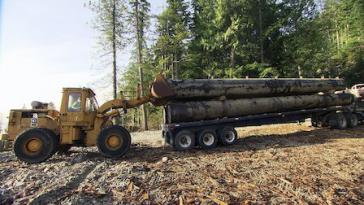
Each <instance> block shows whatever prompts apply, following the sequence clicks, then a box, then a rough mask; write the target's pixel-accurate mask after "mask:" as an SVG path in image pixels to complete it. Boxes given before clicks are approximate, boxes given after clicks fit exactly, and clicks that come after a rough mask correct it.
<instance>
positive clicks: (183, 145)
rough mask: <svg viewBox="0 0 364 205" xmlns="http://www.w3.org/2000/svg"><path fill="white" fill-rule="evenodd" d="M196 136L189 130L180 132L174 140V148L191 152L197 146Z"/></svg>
mask: <svg viewBox="0 0 364 205" xmlns="http://www.w3.org/2000/svg"><path fill="white" fill-rule="evenodd" d="M195 141H196V139H195V135H194V134H193V132H191V131H189V130H182V131H179V132H178V133H177V134H176V136H175V137H174V140H173V146H174V148H175V149H176V150H179V151H183V150H189V149H191V148H192V147H194V146H195V144H196V142H195Z"/></svg>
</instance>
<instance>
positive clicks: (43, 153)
mask: <svg viewBox="0 0 364 205" xmlns="http://www.w3.org/2000/svg"><path fill="white" fill-rule="evenodd" d="M57 143H58V142H57V137H56V135H55V134H54V133H53V132H52V131H50V130H46V129H40V128H33V129H30V130H27V131H25V132H23V133H22V134H20V135H19V136H18V137H17V138H16V139H15V142H14V147H13V149H14V153H15V155H16V156H17V158H18V159H20V160H22V161H24V162H27V163H40V162H43V161H45V160H47V159H48V158H50V157H51V156H52V155H53V154H54V152H55V150H56V147H57Z"/></svg>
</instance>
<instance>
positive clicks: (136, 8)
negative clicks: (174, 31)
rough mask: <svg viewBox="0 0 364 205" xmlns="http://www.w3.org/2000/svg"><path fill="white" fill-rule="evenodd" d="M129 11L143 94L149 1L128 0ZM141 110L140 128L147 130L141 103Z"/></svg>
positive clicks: (145, 113)
mask: <svg viewBox="0 0 364 205" xmlns="http://www.w3.org/2000/svg"><path fill="white" fill-rule="evenodd" d="M129 4H130V6H131V11H130V15H129V19H128V22H129V24H130V25H131V26H132V28H131V31H132V36H133V37H132V39H134V42H135V48H136V49H135V50H136V52H137V58H136V59H137V66H138V70H139V84H140V91H141V92H140V95H141V96H144V93H145V91H144V84H145V81H144V72H143V64H144V60H143V51H144V49H145V44H146V40H145V32H146V30H147V29H148V27H149V19H150V16H149V12H150V3H149V2H148V1H147V0H130V1H129ZM141 112H142V116H143V118H142V128H143V129H144V130H148V119H147V110H146V107H145V105H141Z"/></svg>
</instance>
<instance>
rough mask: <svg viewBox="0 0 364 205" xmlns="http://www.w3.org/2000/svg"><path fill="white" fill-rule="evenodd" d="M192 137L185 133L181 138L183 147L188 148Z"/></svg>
mask: <svg viewBox="0 0 364 205" xmlns="http://www.w3.org/2000/svg"><path fill="white" fill-rule="evenodd" d="M191 142H192V140H191V137H190V136H188V135H183V136H182V137H181V140H180V145H181V147H184V148H187V147H190V146H191Z"/></svg>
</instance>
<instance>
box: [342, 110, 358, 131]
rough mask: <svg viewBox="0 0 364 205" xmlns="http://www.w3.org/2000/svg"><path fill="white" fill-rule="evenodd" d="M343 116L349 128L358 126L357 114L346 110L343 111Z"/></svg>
mask: <svg viewBox="0 0 364 205" xmlns="http://www.w3.org/2000/svg"><path fill="white" fill-rule="evenodd" d="M344 116H345V118H346V121H347V122H348V127H349V128H353V127H356V126H358V124H359V122H358V116H356V114H353V113H349V112H347V113H344Z"/></svg>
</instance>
